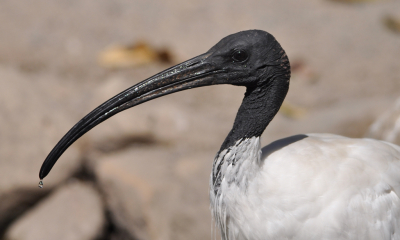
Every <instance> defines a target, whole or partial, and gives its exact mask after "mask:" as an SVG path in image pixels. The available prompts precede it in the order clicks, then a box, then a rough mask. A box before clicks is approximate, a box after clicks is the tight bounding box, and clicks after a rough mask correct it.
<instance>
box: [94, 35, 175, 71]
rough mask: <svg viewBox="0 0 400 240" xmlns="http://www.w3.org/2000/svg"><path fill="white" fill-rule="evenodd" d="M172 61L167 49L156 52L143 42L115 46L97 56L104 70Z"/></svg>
mask: <svg viewBox="0 0 400 240" xmlns="http://www.w3.org/2000/svg"><path fill="white" fill-rule="evenodd" d="M157 61H158V62H167V63H170V62H171V61H172V56H171V53H170V52H169V51H168V50H167V49H163V50H157V49H155V48H153V47H151V46H149V45H148V44H147V43H145V42H137V43H136V44H133V45H129V46H121V45H116V46H113V47H110V48H107V49H105V50H104V51H102V52H101V53H100V54H99V57H98V62H99V64H100V66H102V67H105V68H113V69H115V68H130V67H137V66H141V65H144V64H149V63H153V62H157Z"/></svg>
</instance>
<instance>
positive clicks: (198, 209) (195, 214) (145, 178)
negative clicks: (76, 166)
mask: <svg viewBox="0 0 400 240" xmlns="http://www.w3.org/2000/svg"><path fill="white" fill-rule="evenodd" d="M214 155H215V153H214V152H198V151H191V150H190V151H189V150H188V151H178V150H177V149H176V148H165V147H141V148H140V149H139V148H138V149H135V148H130V149H126V150H124V151H120V152H118V153H113V154H109V155H107V156H105V157H102V158H100V159H98V165H97V168H96V175H97V177H98V180H99V186H100V188H101V189H102V191H103V192H104V193H105V198H106V203H107V207H108V208H109V210H110V212H111V217H112V219H113V222H114V223H115V224H116V225H117V226H118V227H119V228H120V229H122V230H124V231H127V232H129V233H130V234H131V236H132V237H133V238H134V239H150V240H158V239H163V240H169V239H170V240H172V239H174V240H181V239H182V240H183V239H194V240H196V239H199V240H200V239H209V238H210V236H211V228H210V226H211V214H210V211H209V200H208V180H209V171H210V169H211V163H212V160H213V158H214Z"/></svg>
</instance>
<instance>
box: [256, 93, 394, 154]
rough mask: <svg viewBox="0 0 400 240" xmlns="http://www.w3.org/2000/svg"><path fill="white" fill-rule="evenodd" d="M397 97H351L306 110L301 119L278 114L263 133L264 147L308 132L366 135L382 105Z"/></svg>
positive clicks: (354, 136) (351, 135) (350, 135)
mask: <svg viewBox="0 0 400 240" xmlns="http://www.w3.org/2000/svg"><path fill="white" fill-rule="evenodd" d="M392 101H393V97H391V96H385V97H379V98H378V97H371V98H361V99H349V100H343V101H340V102H336V103H333V104H331V105H329V106H327V107H324V108H319V109H314V110H309V111H306V113H305V115H304V116H303V117H302V118H300V119H290V118H287V117H284V116H283V115H282V114H278V115H277V116H276V117H275V118H274V119H273V121H272V122H271V123H270V125H269V126H268V127H267V129H266V130H265V132H264V134H263V135H262V140H263V144H262V145H263V146H264V145H266V144H268V143H269V142H272V141H274V140H277V139H279V138H283V137H288V136H291V135H295V134H304V133H332V134H337V135H343V136H347V137H353V138H360V137H363V136H364V134H365V132H366V131H367V130H368V127H369V126H370V125H371V123H372V122H373V121H374V119H376V118H377V116H379V114H381V111H382V108H384V107H385V106H387V105H388V104H389V103H391V102H392Z"/></svg>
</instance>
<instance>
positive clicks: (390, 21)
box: [383, 15, 400, 33]
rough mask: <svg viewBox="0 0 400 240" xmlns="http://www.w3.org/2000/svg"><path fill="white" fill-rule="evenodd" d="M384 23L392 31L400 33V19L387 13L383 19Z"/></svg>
mask: <svg viewBox="0 0 400 240" xmlns="http://www.w3.org/2000/svg"><path fill="white" fill-rule="evenodd" d="M383 24H384V25H385V26H386V27H387V28H388V29H389V30H391V31H392V32H395V33H400V19H398V18H395V17H393V16H390V15H387V16H386V17H385V18H384V19H383Z"/></svg>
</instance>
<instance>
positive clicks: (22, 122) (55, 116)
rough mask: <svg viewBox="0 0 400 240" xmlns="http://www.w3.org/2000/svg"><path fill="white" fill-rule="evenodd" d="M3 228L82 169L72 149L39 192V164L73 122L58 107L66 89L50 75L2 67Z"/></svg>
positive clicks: (0, 164)
mask: <svg viewBox="0 0 400 240" xmlns="http://www.w3.org/2000/svg"><path fill="white" fill-rule="evenodd" d="M0 85H1V86H2V87H1V88H0V122H1V124H0V132H1V134H0V200H1V204H0V226H3V225H4V224H5V222H7V221H9V219H12V218H13V217H14V216H15V215H18V214H19V213H21V212H22V211H23V210H24V209H25V207H24V206H25V205H29V204H32V203H33V202H34V201H35V200H36V199H38V198H39V197H40V196H43V194H45V192H46V190H50V189H51V188H53V187H54V186H56V185H58V184H60V183H61V182H63V181H65V179H66V178H68V177H69V176H70V175H71V174H72V173H73V172H74V171H76V169H77V168H78V167H79V151H78V150H77V148H76V147H72V148H71V149H69V150H68V151H67V152H66V154H65V156H63V157H62V159H61V161H60V163H59V164H57V165H58V166H57V165H56V166H55V167H54V170H53V172H52V174H50V176H49V177H48V178H46V181H45V190H44V191H40V189H39V188H38V182H39V178H38V173H39V169H40V165H41V163H42V161H43V160H44V158H45V157H46V155H47V153H48V152H49V151H50V150H51V148H52V146H53V145H54V144H55V143H56V142H57V141H58V140H59V138H61V136H62V134H63V133H62V132H63V131H65V130H64V129H66V128H67V127H66V126H68V125H72V124H71V122H72V121H71V118H70V117H69V116H68V115H67V114H66V113H65V112H64V111H63V109H62V108H61V107H60V105H59V104H60V103H59V102H58V100H60V99H62V98H63V97H64V96H68V94H65V92H64V91H65V89H62V86H57V84H56V83H55V82H52V79H51V78H50V77H49V76H41V78H38V77H32V76H30V77H28V76H27V75H24V74H21V73H19V72H17V71H15V70H14V69H12V68H0Z"/></svg>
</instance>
